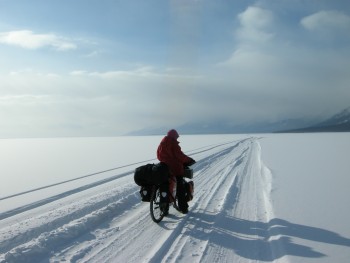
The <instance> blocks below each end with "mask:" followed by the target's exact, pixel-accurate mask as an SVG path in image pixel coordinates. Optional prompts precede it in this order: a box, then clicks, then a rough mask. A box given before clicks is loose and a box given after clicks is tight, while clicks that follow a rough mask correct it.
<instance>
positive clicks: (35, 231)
mask: <svg viewBox="0 0 350 263" xmlns="http://www.w3.org/2000/svg"><path fill="white" fill-rule="evenodd" d="M191 156H193V157H194V158H195V159H196V160H197V163H196V164H195V165H194V166H193V169H194V172H195V174H194V179H193V181H194V183H195V196H194V199H193V200H192V201H191V202H190V203H189V204H190V212H189V214H187V215H182V214H180V213H179V212H177V211H176V210H175V209H173V208H171V209H170V215H169V216H168V217H165V218H164V219H163V221H162V222H161V223H159V224H155V223H154V222H153V221H152V220H151V217H150V215H149V203H141V202H140V198H139V194H138V190H139V188H138V186H136V185H135V184H134V181H133V174H132V173H130V174H120V175H115V176H114V177H115V178H114V179H113V180H111V181H110V182H108V183H106V184H104V185H103V186H101V185H99V184H97V185H96V186H98V187H101V189H104V190H103V191H101V189H100V190H97V189H96V190H92V189H89V190H88V192H85V191H84V190H81V191H78V190H77V191H76V192H75V193H74V194H73V195H69V196H68V197H66V198H65V196H62V198H60V199H59V200H56V201H53V202H47V204H46V206H49V208H46V209H45V204H44V205H43V206H44V207H40V208H37V207H36V206H35V205H33V206H32V208H31V209H25V210H24V212H23V215H22V214H14V216H18V218H19V220H18V223H16V224H15V225H6V219H4V220H3V222H1V220H0V227H1V228H0V240H1V241H0V242H1V243H0V253H1V254H0V262H6V263H11V262H120V261H122V260H123V261H125V260H127V262H253V261H254V262H256V261H274V260H275V261H280V262H286V261H287V258H286V257H283V255H285V253H284V252H285V251H284V246H283V242H279V241H280V240H279V239H280V237H279V235H278V233H277V234H276V233H274V235H272V234H271V233H270V231H269V229H268V228H267V227H266V226H267V225H268V224H267V223H268V222H269V221H270V220H271V219H273V218H274V213H273V207H272V204H271V201H270V192H271V187H272V186H271V184H272V176H271V172H270V171H269V169H268V168H267V167H265V166H264V164H263V162H262V161H261V148H260V144H259V138H254V137H252V138H247V139H244V140H240V141H235V142H229V143H225V144H220V145H216V146H215V145H214V146H213V145H212V146H210V148H209V147H207V148H206V149H205V148H204V147H203V148H201V149H198V151H196V152H193V153H192V154H191ZM121 175H122V176H121ZM106 185H108V187H107V186H106ZM102 187H103V188H102ZM82 189H83V188H82ZM26 215H27V216H26ZM14 233H15V234H14ZM223 240H224V241H225V242H223ZM284 241H285V240H284Z"/></svg>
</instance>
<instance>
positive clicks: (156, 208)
mask: <svg viewBox="0 0 350 263" xmlns="http://www.w3.org/2000/svg"><path fill="white" fill-rule="evenodd" d="M183 177H186V178H189V179H192V178H193V170H192V169H191V168H189V167H185V174H184V176H183ZM185 181H186V180H185ZM186 182H187V181H186ZM160 194H161V193H160V185H153V186H152V192H151V200H150V214H151V218H152V220H153V221H154V222H155V223H159V222H161V221H162V220H163V218H164V216H165V211H166V209H164V208H162V207H161V206H160V204H161V203H160ZM170 204H172V206H173V207H174V208H175V209H176V210H177V211H180V208H179V206H178V197H177V195H176V196H175V197H174V198H173V201H172V202H168V204H167V205H168V208H169V206H170Z"/></svg>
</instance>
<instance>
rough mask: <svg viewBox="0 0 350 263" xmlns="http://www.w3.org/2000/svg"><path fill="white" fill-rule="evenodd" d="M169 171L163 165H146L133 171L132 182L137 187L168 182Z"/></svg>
mask: <svg viewBox="0 0 350 263" xmlns="http://www.w3.org/2000/svg"><path fill="white" fill-rule="evenodd" d="M168 178H169V169H168V166H167V165H166V164H165V163H158V164H150V163H149V164H146V165H142V166H140V167H137V168H136V169H135V173H134V181H135V183H136V184H137V185H139V186H144V185H154V184H162V183H166V182H168Z"/></svg>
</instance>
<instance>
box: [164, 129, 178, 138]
mask: <svg viewBox="0 0 350 263" xmlns="http://www.w3.org/2000/svg"><path fill="white" fill-rule="evenodd" d="M167 136H168V137H170V138H173V139H175V140H176V139H177V138H179V134H178V133H177V131H176V130H174V129H171V130H170V131H168V133H167Z"/></svg>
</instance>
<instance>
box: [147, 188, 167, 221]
mask: <svg viewBox="0 0 350 263" xmlns="http://www.w3.org/2000/svg"><path fill="white" fill-rule="evenodd" d="M150 212H151V217H152V220H153V221H154V222H156V223H159V222H160V221H162V219H163V217H164V211H162V209H161V207H160V189H159V187H153V190H152V196H151V202H150Z"/></svg>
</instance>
